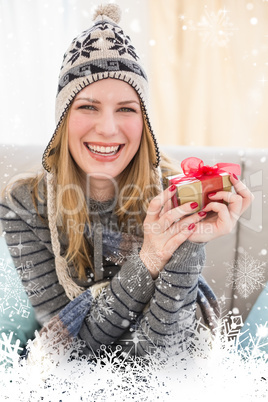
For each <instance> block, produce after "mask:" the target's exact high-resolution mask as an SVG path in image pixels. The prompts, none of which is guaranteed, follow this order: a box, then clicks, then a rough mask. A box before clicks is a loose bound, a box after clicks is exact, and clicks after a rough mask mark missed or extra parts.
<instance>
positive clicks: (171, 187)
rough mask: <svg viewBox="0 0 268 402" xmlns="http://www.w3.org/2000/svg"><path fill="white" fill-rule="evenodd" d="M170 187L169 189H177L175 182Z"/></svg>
mask: <svg viewBox="0 0 268 402" xmlns="http://www.w3.org/2000/svg"><path fill="white" fill-rule="evenodd" d="M168 189H169V191H174V190H176V186H175V184H171V186H170V187H169V188H168Z"/></svg>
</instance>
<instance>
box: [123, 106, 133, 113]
mask: <svg viewBox="0 0 268 402" xmlns="http://www.w3.org/2000/svg"><path fill="white" fill-rule="evenodd" d="M119 111H120V112H133V113H136V110H135V109H132V108H131V107H121V108H120V109H119Z"/></svg>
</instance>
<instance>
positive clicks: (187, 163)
mask: <svg viewBox="0 0 268 402" xmlns="http://www.w3.org/2000/svg"><path fill="white" fill-rule="evenodd" d="M181 167H182V170H183V173H184V177H181V178H174V179H173V180H171V182H172V183H174V184H178V183H180V182H182V181H187V180H189V179H193V178H197V179H200V178H202V177H204V176H213V175H219V174H220V173H223V172H227V173H229V174H236V175H240V174H241V168H240V165H238V164H237V163H217V164H216V165H214V166H208V165H204V162H203V161H202V159H199V158H194V157H191V158H186V159H184V160H183V161H182V163H181Z"/></svg>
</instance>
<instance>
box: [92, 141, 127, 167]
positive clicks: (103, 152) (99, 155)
mask: <svg viewBox="0 0 268 402" xmlns="http://www.w3.org/2000/svg"><path fill="white" fill-rule="evenodd" d="M84 145H85V147H86V148H87V150H88V151H89V153H90V156H91V157H92V158H93V159H95V160H97V161H99V162H112V161H114V160H115V159H117V158H118V157H119V155H120V154H121V151H122V149H123V148H124V146H125V144H118V143H117V144H115V143H113V144H104V143H89V142H85V143H84Z"/></svg>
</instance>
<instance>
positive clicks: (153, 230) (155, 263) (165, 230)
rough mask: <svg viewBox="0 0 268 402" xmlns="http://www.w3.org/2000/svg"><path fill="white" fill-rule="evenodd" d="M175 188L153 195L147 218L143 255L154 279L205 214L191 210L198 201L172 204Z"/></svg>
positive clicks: (142, 257) (141, 252) (195, 207)
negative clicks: (178, 204)
mask: <svg viewBox="0 0 268 402" xmlns="http://www.w3.org/2000/svg"><path fill="white" fill-rule="evenodd" d="M175 191H176V186H174V185H173V186H170V187H169V188H167V189H166V190H165V191H163V192H162V193H161V194H159V195H158V196H156V197H155V198H153V200H152V201H151V202H150V204H149V207H148V210H147V215H146V218H145V220H144V224H143V228H144V242H143V245H142V248H141V251H140V258H141V260H142V261H143V263H144V264H145V266H146V267H147V269H148V270H149V271H150V273H151V275H152V277H153V279H156V278H157V276H158V274H159V272H160V271H161V270H162V269H163V268H164V266H165V265H166V263H167V262H168V261H169V259H170V258H171V256H172V254H173V253H174V251H175V250H177V248H178V247H179V246H180V245H181V244H182V243H184V242H185V240H187V239H188V238H189V237H190V236H191V235H192V234H193V233H194V231H195V228H196V223H198V222H200V220H202V219H203V218H204V217H205V216H206V213H204V212H201V213H200V212H199V213H195V214H192V212H193V211H194V210H195V209H197V207H198V204H197V203H196V202H192V203H191V202H188V203H186V204H184V205H181V206H179V207H177V208H173V206H172V202H171V198H172V196H173V195H174V193H175ZM189 214H191V215H189ZM185 215H188V216H185Z"/></svg>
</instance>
